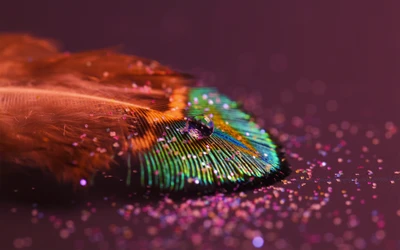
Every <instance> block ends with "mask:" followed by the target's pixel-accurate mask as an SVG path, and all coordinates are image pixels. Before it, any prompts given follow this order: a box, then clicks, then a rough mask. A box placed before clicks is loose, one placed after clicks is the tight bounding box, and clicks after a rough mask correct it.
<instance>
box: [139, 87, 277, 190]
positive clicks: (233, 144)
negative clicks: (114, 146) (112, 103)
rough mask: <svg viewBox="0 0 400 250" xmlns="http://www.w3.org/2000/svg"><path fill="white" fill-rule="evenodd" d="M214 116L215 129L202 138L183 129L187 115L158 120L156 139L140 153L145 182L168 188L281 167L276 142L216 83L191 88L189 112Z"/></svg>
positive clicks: (221, 180) (229, 179) (265, 172)
mask: <svg viewBox="0 0 400 250" xmlns="http://www.w3.org/2000/svg"><path fill="white" fill-rule="evenodd" d="M199 115H205V116H207V117H211V118H212V120H213V122H214V124H215V129H214V132H213V134H212V135H211V136H210V137H207V138H203V139H201V140H199V139H196V138H193V137H192V136H190V135H188V134H185V133H182V128H183V127H185V124H186V121H185V120H181V121H173V122H166V121H162V122H161V121H160V122H159V123H158V124H157V125H156V127H157V129H156V131H157V135H158V136H159V139H158V142H157V143H156V144H155V145H153V146H152V148H151V149H150V150H148V151H146V152H143V153H140V154H139V159H140V165H141V166H140V167H141V168H140V171H141V183H142V185H144V186H150V187H156V188H160V189H164V190H176V191H178V190H184V189H185V188H187V187H189V186H193V185H200V186H212V185H217V186H219V185H222V184H227V183H233V184H235V183H237V184H239V183H242V182H246V181H248V180H251V178H253V177H255V178H264V177H267V176H268V175H269V174H270V173H271V172H275V171H277V170H279V166H280V160H279V156H278V154H277V151H276V145H275V144H274V143H273V141H272V140H271V139H270V137H269V136H268V133H266V132H265V130H263V129H260V128H259V127H258V125H257V124H256V123H254V122H253V121H251V117H250V115H248V114H246V113H244V112H243V111H241V110H239V109H238V107H237V103H235V102H233V101H231V100H230V99H229V98H227V97H226V96H224V95H220V94H219V93H218V92H217V91H216V90H215V89H211V88H193V89H191V90H190V91H189V97H188V106H187V109H186V116H187V117H194V116H199Z"/></svg>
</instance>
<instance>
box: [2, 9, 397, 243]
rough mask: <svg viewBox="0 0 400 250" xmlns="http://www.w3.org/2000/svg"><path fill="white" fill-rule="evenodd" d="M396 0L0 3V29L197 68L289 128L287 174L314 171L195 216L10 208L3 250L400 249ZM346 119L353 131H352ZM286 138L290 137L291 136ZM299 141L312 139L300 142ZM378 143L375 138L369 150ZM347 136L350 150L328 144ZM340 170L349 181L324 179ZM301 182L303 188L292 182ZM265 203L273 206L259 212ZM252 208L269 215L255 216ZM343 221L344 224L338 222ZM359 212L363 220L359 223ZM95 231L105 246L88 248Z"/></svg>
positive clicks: (6, 207) (173, 211) (272, 123)
mask: <svg viewBox="0 0 400 250" xmlns="http://www.w3.org/2000/svg"><path fill="white" fill-rule="evenodd" d="M399 7H400V2H398V1H381V2H377V1H332V2H329V3H327V2H326V1H321V2H318V3H317V2H316V1H313V2H311V1H301V2H300V1H298V2H296V3H294V2H289V1H285V2H284V1H248V2H246V3H245V2H243V1H201V2H197V1H126V2H125V3H122V1H120V2H110V1H108V2H107V1H104V2H100V1H92V2H89V1H86V2H83V1H82V2H80V1H76V2H75V3H72V2H70V1H63V2H58V1H14V2H11V1H9V2H8V3H2V6H1V8H0V31H1V32H15V31H24V32H30V33H32V34H34V35H39V36H45V37H49V38H54V39H56V40H59V41H61V42H62V43H63V45H64V48H65V49H68V50H71V51H77V50H86V49H94V48H102V47H107V46H114V45H120V44H121V45H123V51H124V52H127V53H132V54H137V55H140V56H145V57H149V58H152V59H156V60H159V61H160V62H161V63H164V64H167V65H170V66H171V67H173V68H176V69H180V70H183V71H187V72H191V73H196V74H198V75H199V76H200V78H202V79H204V81H205V84H206V85H209V86H216V87H218V88H219V89H220V91H221V92H223V93H226V94H228V95H230V96H232V97H233V98H236V99H239V100H244V104H245V107H246V108H247V109H248V110H250V111H252V112H253V113H255V114H256V115H258V117H260V118H262V120H260V122H264V127H266V128H277V129H278V130H279V132H277V133H279V134H281V135H282V134H283V136H282V137H281V139H282V140H283V141H284V144H285V145H286V147H287V148H288V150H289V155H290V157H289V160H290V162H291V163H292V165H293V170H296V169H310V166H312V164H315V165H316V166H318V167H314V168H313V167H311V168H312V174H313V177H312V179H311V180H308V181H304V180H302V179H301V178H300V175H301V174H300V173H294V174H293V175H292V178H293V179H294V181H293V183H292V184H286V185H282V184H281V185H278V187H282V188H285V190H286V191H285V192H283V193H282V194H281V195H280V197H279V198H273V197H270V195H272V196H273V195H274V193H273V188H268V189H265V190H264V191H262V192H258V193H257V194H254V193H253V192H249V193H248V194H247V197H241V199H240V202H239V201H238V204H239V209H237V210H235V209H234V208H233V207H232V206H233V205H232V204H234V202H233V200H232V199H237V197H240V196H239V195H226V196H224V197H219V198H218V197H208V198H202V199H200V201H199V204H198V206H197V205H195V204H193V203H191V204H189V205H188V207H189V208H188V209H187V211H186V210H185V209H184V208H182V206H184V205H180V204H181V203H173V204H168V202H167V203H166V202H165V201H163V202H161V203H160V204H161V205H160V204H150V205H149V206H148V207H147V208H146V207H145V205H144V204H139V203H138V204H133V205H134V207H135V209H136V208H137V209H139V210H138V211H140V213H138V214H137V215H131V217H130V218H129V219H128V220H125V219H124V218H123V217H122V216H120V215H119V214H118V213H117V211H118V209H119V208H121V207H124V205H125V204H127V203H129V202H128V201H126V202H124V201H119V202H117V204H116V206H115V207H112V206H111V205H110V203H109V202H105V203H104V204H96V205H92V206H95V207H96V208H97V211H96V213H93V214H92V216H91V217H90V218H89V219H88V220H87V221H86V222H83V221H82V220H81V214H82V212H81V211H82V209H83V208H74V209H61V210H60V209H56V210H49V209H45V208H41V207H40V205H39V207H38V211H39V212H43V213H44V214H43V216H44V217H43V219H38V221H39V222H38V223H32V221H31V219H32V217H37V216H32V214H31V213H32V209H33V208H32V206H29V207H25V208H24V207H18V206H19V205H18V206H17V205H14V204H2V206H1V215H0V216H1V217H0V223H1V224H0V232H1V233H0V244H1V249H5V250H8V249H14V248H15V246H16V245H18V243H19V242H20V241H19V239H23V238H26V237H29V238H30V239H31V241H32V246H31V247H27V248H22V249H77V250H78V249H148V248H153V249H157V248H161V249H163V248H166V249H178V248H182V249H193V248H197V249H232V248H238V249H253V248H254V247H253V246H252V243H251V242H252V239H253V238H254V237H255V236H257V235H260V236H261V237H262V238H263V239H264V241H265V242H264V245H263V248H265V249H400V233H399V232H398V229H399V226H398V225H399V222H400V210H399V209H400V199H399V195H398V193H397V192H398V190H399V183H400V180H399V178H400V175H399V174H395V171H400V164H399V163H400V152H399V136H398V133H396V127H398V126H399V124H400V117H399V115H398V109H399V107H400V101H399V98H398V96H399V94H400V88H399V87H398V82H399V81H400V73H399V72H400V71H399V68H400V67H399V66H400V65H399V64H400V62H399V59H398V58H399V53H400V49H399V44H400V41H399V36H400V16H399V15H398V10H399ZM335 107H336V108H335ZM283 117H284V118H285V119H282V118H283ZM296 117H298V118H296ZM301 122H303V123H304V124H305V126H301ZM343 122H345V123H343ZM346 122H348V123H349V124H350V128H349V129H347V123H346ZM331 124H336V125H337V126H338V127H339V128H338V129H336V130H335V127H334V126H332V125H331ZM391 124H394V125H393V126H391ZM307 125H308V126H309V127H307ZM352 126H354V127H357V129H358V131H357V133H352V132H351V131H353V132H354V130H351V127H352ZM385 126H386V128H385ZM337 130H340V131H343V133H344V135H343V137H340V133H341V132H337ZM332 131H333V132H332ZM388 131H389V132H388ZM317 132H319V134H317ZM312 134H314V136H315V137H314V138H312ZM286 135H291V136H292V137H290V139H288V140H286V139H285V137H286ZM304 135H309V137H308V138H306V140H302V139H303V138H302V136H304ZM389 135H392V136H391V137H390V136H389ZM295 136H296V137H295ZM369 137H371V138H369ZM374 138H375V139H378V140H379V142H378V143H376V142H377V141H376V140H375V141H374V143H375V144H374V143H373V141H372V140H373V139H374ZM342 141H344V142H345V144H346V145H345V146H343V148H342V149H341V150H340V151H339V152H334V151H333V148H335V147H336V146H337V145H338V144H340V143H341V142H342ZM318 143H319V144H321V145H322V147H324V146H330V147H331V148H330V149H329V148H325V151H326V152H327V154H326V156H324V153H323V152H321V151H319V150H317V149H316V147H318V145H319V144H318ZM342 143H343V142H342ZM346 150H349V153H346ZM296 154H298V155H299V157H301V158H302V160H299V158H298V157H297V155H296ZM339 158H342V159H343V162H342V163H340V162H339V160H338V159H339ZM348 160H350V161H351V162H348ZM366 160H368V161H366ZM381 161H382V162H381ZM322 162H325V163H326V166H323V165H321V164H322ZM380 166H381V167H382V169H379V167H380ZM327 167H331V170H328V169H327ZM360 167H363V168H360ZM341 170H342V171H343V173H344V174H343V176H341V177H340V178H341V179H342V181H341V182H337V181H333V182H332V183H331V184H329V183H327V180H326V179H327V178H328V177H329V178H333V179H335V173H338V172H339V171H341ZM367 170H370V171H372V172H373V173H372V174H370V176H371V178H372V180H369V181H370V182H371V183H368V182H367V181H361V184H360V185H361V186H360V188H359V189H360V190H359V191H358V190H357V185H355V184H354V182H352V181H351V179H354V178H355V176H356V174H359V175H360V177H359V178H361V179H362V178H364V180H365V179H366V178H367V177H368V171H367ZM316 178H322V180H317V179H316ZM289 180H290V178H289ZM392 180H394V181H395V183H393V184H392V183H391V182H390V181H392ZM296 181H297V182H296ZM315 181H317V183H315ZM299 183H306V185H305V186H303V187H301V188H298V184H299ZM373 183H375V184H376V188H375V189H374V188H373ZM329 187H331V188H332V192H329V191H328V188H329ZM287 190H297V191H298V193H297V195H296V194H295V195H294V198H295V199H294V201H292V202H291V203H294V204H296V205H297V206H298V210H297V212H295V211H294V210H293V208H292V209H291V207H290V202H289V199H290V197H289V193H288V191H287ZM314 191H316V192H317V193H318V192H322V193H323V194H326V193H329V194H330V200H329V202H328V203H327V205H326V206H324V207H322V208H321V209H320V210H318V211H316V212H312V213H311V215H310V218H309V219H304V216H303V217H302V215H301V214H302V213H301V212H300V211H302V210H301V209H304V210H307V209H309V208H310V207H312V203H313V202H305V201H304V199H305V197H307V196H310V197H315V192H314ZM344 192H346V193H348V195H349V197H344V196H343V194H344ZM374 195H377V196H376V198H374V197H375V196H374ZM242 196H243V195H242ZM300 196H301V197H302V199H303V200H302V201H299V200H298V197H300ZM352 196H354V198H353V200H352V203H351V204H350V205H347V204H346V201H348V200H351V197H352ZM230 197H234V198H230ZM281 199H285V202H284V203H283V204H282V205H281V206H280V208H279V209H276V210H274V209H273V207H274V206H273V203H274V202H276V204H279V202H280V200H281ZM267 200H271V207H268V208H265V201H267ZM362 200H364V203H365V204H362ZM205 201H208V202H209V203H204V202H205ZM224 201H225V204H224V205H222V204H223V203H224ZM261 201H262V202H261ZM192 202H194V201H192ZM219 202H220V203H221V205H219V207H218V205H217V204H218V203H219ZM261 203H262V205H261ZM315 203H317V202H315ZM162 204H164V205H165V207H170V208H169V209H167V208H165V207H160V206H164V205H162ZM184 204H185V203H184ZM213 205H217V206H216V208H213V207H212V206H213ZM253 205H254V206H257V208H259V207H261V208H263V207H264V209H261V210H257V209H254V210H253V208H252V206H253ZM292 206H295V205H292ZM16 207H18V209H17V212H15V211H14V210H13V208H16ZM224 207H226V209H227V210H226V211H225V209H224ZM85 209H86V210H90V208H87V207H86V208H85ZM157 209H159V210H157ZM202 209H203V210H202ZM204 209H205V210H204ZM346 209H350V210H351V211H349V210H347V211H346ZM12 210H13V211H14V212H12ZM154 210H157V211H159V212H154ZM196 210H198V211H199V212H196ZM211 210H212V211H214V213H215V216H213V215H212V214H211V215H210V212H211ZM149 211H150V212H149ZM185 211H186V212H185ZM237 211H239V212H237ZM257 211H258V212H257ZM285 212H286V213H287V217H284V216H285ZM158 213H159V214H161V215H160V216H158ZM225 213H226V215H224V214H225ZM318 213H320V215H318ZM347 213H348V214H347ZM34 214H35V212H34ZM282 214H283V215H282ZM52 215H57V217H58V218H59V219H61V220H62V225H61V226H60V228H57V229H55V228H54V227H53V226H54V221H53V222H50V219H51V216H52ZM166 215H168V216H173V218H176V220H174V221H172V222H171V224H168V223H166V224H165V222H164V221H165V220H172V219H171V218H172V217H171V218H169V217H168V218H169V219H166V218H167V217H165V216H166ZM282 216H283V217H282ZM297 217H299V218H300V219H299V221H296V219H295V218H297ZM306 217H307V216H306ZM210 218H211V219H212V218H214V219H213V222H212V226H211V228H208V227H207V225H208V222H204V221H208V220H210ZM216 218H217V219H216ZM302 218H303V220H306V221H305V222H304V223H303V222H301V221H302ZM336 218H340V220H341V224H340V225H335V223H337V222H338V221H339V219H336ZM354 218H357V219H356V221H359V224H357V225H356V224H352V223H354ZM68 220H72V221H74V225H75V226H74V228H75V232H74V233H72V234H71V235H70V236H69V237H68V239H62V238H61V237H60V232H61V231H62V228H67V225H66V221H68ZM374 221H375V222H376V223H375V222H374ZM229 223H233V224H229ZM270 223H273V226H272V227H271V225H270ZM110 224H115V225H116V226H118V227H121V228H122V227H124V226H126V227H127V228H129V230H130V231H131V232H132V238H126V239H125V241H122V240H121V238H123V237H122V236H118V235H117V234H113V233H111V232H110V230H109V225H110ZM69 225H70V224H69ZM227 225H228V226H227ZM354 225H356V226H355V227H353V226H354ZM281 226H282V227H281ZM214 227H215V228H217V229H212V228H214ZM85 228H86V231H85ZM88 228H89V229H88ZM154 228H156V229H157V230H155V229H154ZM218 228H220V229H218ZM90 230H92V233H89V231H90ZM96 230H97V231H96ZM121 230H122V229H121ZM126 230H128V229H126ZM94 231H95V232H98V233H97V234H96V233H93V232H94ZM63 232H64V231H63ZM85 232H86V233H85ZM219 232H220V233H221V234H219ZM382 232H383V233H382ZM383 234H384V235H383ZM95 235H97V236H95ZM99 235H102V237H103V240H101V238H99V239H100V241H96V242H95V243H90V242H91V239H93V237H100V236H99ZM332 235H333V236H332ZM382 235H383V236H384V237H383V238H382ZM331 237H333V239H332V240H330V238H331ZM377 238H378V239H380V240H378V239H377ZM381 238H382V239H381ZM199 239H200V240H199ZM16 242H17V243H16ZM99 242H102V243H99ZM118 242H119V243H118ZM121 242H125V243H121ZM362 242H365V246H364V245H363V244H362ZM123 244H125V247H124V246H123ZM193 246H194V247H193ZM362 246H364V248H362Z"/></svg>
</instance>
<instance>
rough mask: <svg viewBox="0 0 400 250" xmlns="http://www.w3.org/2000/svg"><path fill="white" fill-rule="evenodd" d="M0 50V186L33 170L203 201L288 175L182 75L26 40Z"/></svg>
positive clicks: (266, 145)
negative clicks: (192, 193)
mask: <svg viewBox="0 0 400 250" xmlns="http://www.w3.org/2000/svg"><path fill="white" fill-rule="evenodd" d="M0 41H1V42H0V104H1V105H0V138H1V140H0V156H1V157H0V164H1V174H0V178H1V179H2V182H4V179H6V180H7V179H8V177H9V176H11V175H13V176H15V175H20V174H21V173H27V174H28V175H29V171H30V170H34V171H38V170H39V171H41V172H43V173H47V174H48V175H49V176H52V177H54V178H55V179H57V180H58V181H60V182H63V183H72V184H74V185H77V184H78V183H80V180H85V182H84V183H86V180H88V181H89V182H90V184H92V185H94V186H96V185H97V186H101V185H107V186H110V185H121V183H123V186H124V187H125V188H126V189H128V190H133V191H137V190H139V189H140V188H142V189H158V190H168V191H182V190H199V188H200V189H204V190H208V191H210V190H211V191H212V190H215V189H216V188H217V187H219V186H224V185H225V184H230V185H239V184H243V183H249V182H252V181H254V180H261V181H262V180H264V181H265V180H267V179H269V180H271V179H274V180H275V179H281V178H283V177H285V176H286V175H287V174H288V169H287V165H286V162H285V159H284V158H283V157H282V154H281V152H280V150H279V148H278V147H277V146H276V145H275V143H274V142H273V141H272V140H271V138H270V137H269V135H268V133H267V132H265V131H264V130H262V129H261V128H259V127H258V126H257V124H255V123H254V122H253V121H252V120H251V117H250V116H249V115H248V114H246V113H244V112H243V111H241V110H240V109H239V107H238V105H237V103H235V102H233V101H232V100H230V99H229V98H227V97H226V96H224V95H221V94H219V93H218V92H217V91H216V90H215V89H212V88H197V87H194V79H193V78H192V77H190V76H188V75H183V74H180V73H178V72H175V71H172V70H170V69H169V68H167V67H165V66H162V65H160V64H159V63H157V62H155V61H151V60H146V59H142V58H138V57H134V56H128V55H123V54H119V53H117V52H114V51H108V50H101V51H90V52H82V53H76V54H66V53H59V52H57V51H56V49H55V48H56V46H54V45H52V43H50V42H49V41H47V40H40V39H37V38H33V37H30V36H26V35H24V36H18V35H4V36H3V37H0ZM28 179H29V178H28ZM31 181H32V180H31ZM115 183H117V184H115ZM0 184H1V183H0ZM32 185H35V183H32Z"/></svg>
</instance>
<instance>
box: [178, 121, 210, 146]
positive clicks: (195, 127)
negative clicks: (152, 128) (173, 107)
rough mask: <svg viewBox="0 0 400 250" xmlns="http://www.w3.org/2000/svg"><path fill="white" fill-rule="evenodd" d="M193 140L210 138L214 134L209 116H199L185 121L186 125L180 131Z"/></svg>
mask: <svg viewBox="0 0 400 250" xmlns="http://www.w3.org/2000/svg"><path fill="white" fill-rule="evenodd" d="M181 132H183V133H188V134H189V135H191V136H193V137H194V138H196V139H198V140H201V139H204V138H207V137H210V136H211V135H212V133H213V132H214V123H213V121H212V119H211V118H210V117H209V116H206V115H199V116H194V117H189V118H187V119H186V125H185V127H184V128H183V129H182V130H181Z"/></svg>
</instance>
